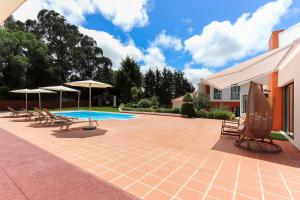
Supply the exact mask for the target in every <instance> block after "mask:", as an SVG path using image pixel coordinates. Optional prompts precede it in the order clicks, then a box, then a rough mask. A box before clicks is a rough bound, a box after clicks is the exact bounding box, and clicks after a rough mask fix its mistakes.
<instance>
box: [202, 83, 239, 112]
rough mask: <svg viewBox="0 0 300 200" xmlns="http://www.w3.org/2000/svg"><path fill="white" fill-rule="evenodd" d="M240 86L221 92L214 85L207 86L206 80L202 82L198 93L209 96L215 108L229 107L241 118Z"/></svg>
mask: <svg viewBox="0 0 300 200" xmlns="http://www.w3.org/2000/svg"><path fill="white" fill-rule="evenodd" d="M240 89H241V88H240V86H239V85H235V86H232V87H230V88H225V89H222V90H219V89H217V88H215V87H213V86H212V85H209V84H206V83H205V82H204V79H201V80H200V83H199V85H198V92H199V93H205V94H207V95H208V96H209V98H210V102H211V104H212V106H213V107H221V106H226V107H228V108H229V109H230V110H231V111H232V112H233V113H235V115H236V116H240Z"/></svg>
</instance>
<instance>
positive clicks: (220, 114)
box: [207, 109, 234, 120]
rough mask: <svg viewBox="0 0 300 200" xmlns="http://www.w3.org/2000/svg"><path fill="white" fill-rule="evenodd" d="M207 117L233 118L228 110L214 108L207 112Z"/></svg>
mask: <svg viewBox="0 0 300 200" xmlns="http://www.w3.org/2000/svg"><path fill="white" fill-rule="evenodd" d="M207 117H208V118H210V119H225V120H231V119H233V118H234V114H233V113H232V112H230V111H226V110H220V109H214V110H211V111H209V112H208V113H207Z"/></svg>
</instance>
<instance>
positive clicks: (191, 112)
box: [181, 103, 195, 118]
mask: <svg viewBox="0 0 300 200" xmlns="http://www.w3.org/2000/svg"><path fill="white" fill-rule="evenodd" d="M181 114H182V115H183V116H187V117H188V118H192V117H194V116H195V108H194V104H192V103H184V104H182V106H181Z"/></svg>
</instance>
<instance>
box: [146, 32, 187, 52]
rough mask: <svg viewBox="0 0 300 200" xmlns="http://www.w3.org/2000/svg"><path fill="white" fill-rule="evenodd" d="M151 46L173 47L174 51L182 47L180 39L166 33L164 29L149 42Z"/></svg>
mask: <svg viewBox="0 0 300 200" xmlns="http://www.w3.org/2000/svg"><path fill="white" fill-rule="evenodd" d="M151 46H152V47H155V46H160V47H163V48H172V49H175V50H176V51H180V50H181V49H182V48H183V46H182V42H181V39H180V38H178V37H176V36H172V35H167V34H166V31H162V32H161V33H160V34H159V35H158V36H156V38H155V39H154V41H153V42H152V43H151Z"/></svg>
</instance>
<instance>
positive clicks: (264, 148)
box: [234, 81, 281, 153]
mask: <svg viewBox="0 0 300 200" xmlns="http://www.w3.org/2000/svg"><path fill="white" fill-rule="evenodd" d="M246 105H247V106H246V119H245V127H244V129H243V132H242V133H241V137H240V139H238V140H236V141H235V142H234V144H235V145H236V146H238V147H241V148H245V149H248V150H251V151H257V152H265V153H276V152H280V151H281V148H280V146H278V145H277V144H274V143H273V140H272V138H271V137H270V134H271V130H272V125H273V113H272V109H271V106H270V104H269V102H268V100H267V98H266V97H265V95H264V93H263V88H262V85H260V84H258V83H254V82H252V81H251V82H250V87H249V92H248V96H247V102H246ZM241 130H242V129H241Z"/></svg>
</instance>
